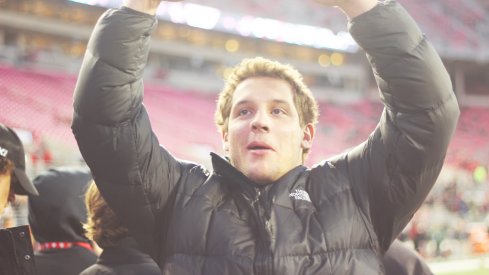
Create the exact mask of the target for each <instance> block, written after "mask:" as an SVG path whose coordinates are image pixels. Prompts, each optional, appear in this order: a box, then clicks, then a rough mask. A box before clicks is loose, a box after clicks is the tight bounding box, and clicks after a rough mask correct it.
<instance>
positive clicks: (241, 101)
mask: <svg viewBox="0 0 489 275" xmlns="http://www.w3.org/2000/svg"><path fill="white" fill-rule="evenodd" d="M251 102H252V101H251V100H247V99H243V100H240V101H238V102H236V103H235V104H234V106H240V105H246V104H249V103H251ZM272 102H273V103H275V104H285V105H289V104H290V103H289V102H288V101H287V100H283V99H272Z"/></svg>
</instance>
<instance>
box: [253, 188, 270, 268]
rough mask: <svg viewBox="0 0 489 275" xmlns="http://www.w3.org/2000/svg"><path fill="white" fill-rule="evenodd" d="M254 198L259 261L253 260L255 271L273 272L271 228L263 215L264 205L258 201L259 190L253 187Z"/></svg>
mask: <svg viewBox="0 0 489 275" xmlns="http://www.w3.org/2000/svg"><path fill="white" fill-rule="evenodd" d="M255 191H256V193H255V198H254V200H253V201H252V209H253V214H254V216H255V220H256V222H257V226H258V228H257V229H258V230H259V232H258V240H257V246H258V249H257V252H256V253H257V257H256V259H259V260H260V261H259V262H258V264H257V263H256V261H255V273H256V274H257V275H266V274H273V261H272V251H271V247H270V244H271V233H272V232H271V229H270V223H269V221H268V220H267V218H266V217H265V214H266V213H265V211H266V210H265V207H264V206H263V205H262V203H260V202H261V201H260V196H261V190H260V189H258V188H256V189H255Z"/></svg>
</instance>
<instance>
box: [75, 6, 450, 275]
mask: <svg viewBox="0 0 489 275" xmlns="http://www.w3.org/2000/svg"><path fill="white" fill-rule="evenodd" d="M317 2H319V3H321V4H324V6H337V7H339V8H340V9H341V10H342V11H343V12H344V13H345V14H346V16H347V17H348V18H349V21H350V22H349V29H350V33H351V34H352V36H353V37H354V38H355V39H356V41H357V42H358V44H359V45H360V46H361V47H362V48H363V49H364V50H365V52H366V53H367V57H368V59H369V61H370V63H371V65H372V69H373V71H374V74H375V77H376V80H377V83H378V86H379V91H380V96H381V98H382V100H383V102H384V104H385V109H384V112H383V114H382V116H381V118H380V121H379V124H378V126H377V127H376V129H375V130H374V132H373V133H372V134H371V135H370V136H369V137H366V141H365V142H364V143H362V144H360V145H358V146H357V147H355V148H354V149H352V150H350V151H349V152H346V153H344V154H342V155H339V156H337V157H335V158H332V159H330V160H326V161H324V162H321V163H320V164H318V165H316V166H314V167H312V168H307V167H305V166H304V165H303V164H304V160H305V158H306V157H307V154H308V152H309V151H310V150H311V145H312V141H313V138H314V133H315V123H316V122H317V116H318V110H317V104H316V101H315V99H314V98H313V96H312V94H311V92H310V90H309V89H308V88H307V87H306V86H305V85H304V83H303V81H302V77H301V75H300V74H299V72H297V71H296V70H295V69H293V68H292V67H290V66H288V65H283V64H280V63H278V62H275V61H271V60H268V59H264V58H251V59H246V60H243V62H241V63H240V64H239V65H237V66H236V67H235V68H234V70H233V72H232V73H231V75H230V76H229V77H228V78H227V80H226V83H225V85H224V88H223V90H222V91H221V93H220V95H219V100H218V103H217V110H216V115H215V117H216V124H217V126H218V128H219V130H220V132H221V137H222V141H223V146H224V150H225V153H226V157H227V158H222V157H220V156H218V155H216V154H211V158H212V165H213V171H212V172H209V171H207V170H206V169H205V168H204V167H203V166H200V165H198V164H194V163H189V162H184V161H181V160H177V159H176V158H174V157H173V156H172V155H171V154H170V153H169V152H168V151H167V150H166V149H165V148H164V147H163V146H160V145H159V143H158V140H157V137H156V136H155V135H154V133H153V132H152V130H151V124H150V122H149V119H148V115H147V112H146V110H145V108H144V105H142V100H143V83H142V75H143V70H144V67H145V65H146V61H147V58H148V52H149V48H150V47H149V46H150V35H151V32H152V31H153V29H154V28H155V26H156V24H157V22H156V19H155V15H154V14H155V11H156V9H157V7H158V4H159V3H160V1H158V0H156V1H148V0H126V1H125V3H124V5H123V6H122V7H121V8H118V9H111V10H109V11H107V12H106V13H105V14H104V15H103V16H102V17H101V18H100V20H99V21H98V23H97V25H96V27H95V29H94V31H93V34H92V37H91V39H90V42H89V44H88V48H87V52H86V55H85V59H84V61H83V65H82V68H81V71H80V75H79V79H78V83H77V86H76V92H75V101H74V119H73V125H72V128H73V132H74V134H75V137H76V139H77V141H78V144H79V147H80V150H81V152H82V154H83V156H84V158H85V160H86V161H87V163H88V165H89V166H90V168H91V170H92V173H93V175H94V177H95V180H96V182H97V185H98V187H99V189H100V191H101V193H102V195H103V196H104V198H105V199H106V201H107V202H108V204H109V205H110V207H111V208H112V209H113V210H114V211H115V212H116V213H117V215H118V216H119V217H120V219H121V221H122V222H123V223H124V225H125V226H127V227H128V228H129V230H130V232H131V234H132V235H133V236H134V237H135V238H136V239H137V240H138V242H139V243H140V245H141V247H143V248H144V249H145V250H146V251H147V252H148V253H150V254H151V255H152V257H153V258H154V259H155V260H156V261H157V262H158V264H159V266H160V268H161V269H162V272H163V274H192V275H196V274H247V275H249V274H257V275H262V274H350V275H351V274H362V275H366V274H383V273H384V268H383V266H382V260H381V259H382V254H383V253H384V252H385V250H386V249H387V248H388V247H389V245H390V244H391V242H392V241H393V240H394V239H395V238H396V237H397V235H398V234H399V232H400V231H401V230H402V229H403V228H404V226H405V225H406V224H407V223H408V221H409V220H410V218H411V217H412V215H413V214H414V213H415V212H416V210H417V209H418V207H419V206H420V205H421V204H422V202H423V200H424V199H425V197H426V195H427V194H428V192H429V191H430V189H431V187H432V186H433V184H434V183H435V180H436V178H437V176H438V174H439V172H440V169H441V167H442V165H443V160H444V157H445V154H446V150H447V146H448V143H449V141H450V138H451V136H452V134H453V132H454V129H455V126H456V122H457V119H458V116H459V108H458V105H457V101H456V98H455V95H454V93H453V91H452V85H451V82H450V78H449V76H448V74H447V72H446V70H445V68H444V66H443V64H442V62H441V60H440V58H439V56H438V55H437V53H436V52H435V51H434V49H433V47H432V46H431V45H430V44H429V43H428V42H427V40H426V38H425V37H424V36H423V34H422V33H421V31H420V30H419V28H418V27H417V25H416V24H415V22H414V21H413V19H412V18H411V17H410V16H409V15H408V14H407V12H406V11H405V10H404V9H403V8H402V7H401V6H400V5H399V4H398V3H396V2H385V3H384V2H382V3H378V2H377V1H376V0H344V1H328V0H317ZM182 127H185V125H182ZM167 130H168V131H166V132H164V133H160V134H162V135H172V134H173V133H172V132H173V131H172V129H167ZM317 146H328V144H318V145H317Z"/></svg>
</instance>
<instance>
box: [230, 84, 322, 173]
mask: <svg viewBox="0 0 489 275" xmlns="http://www.w3.org/2000/svg"><path fill="white" fill-rule="evenodd" d="M228 121H229V122H228V130H227V132H226V133H223V141H224V148H225V150H226V152H227V153H228V155H229V158H230V160H231V163H232V164H233V166H234V167H236V168H237V169H238V170H239V171H241V172H242V173H243V174H244V175H246V176H247V177H248V178H250V179H251V180H253V181H255V182H257V183H269V182H272V181H275V180H278V179H279V178H280V177H281V176H283V175H284V174H285V173H287V172H288V171H290V170H291V169H293V168H294V167H296V166H298V165H300V164H302V162H303V161H302V152H303V149H305V148H310V146H311V144H312V138H313V135H314V128H313V126H312V125H311V124H308V125H306V126H304V127H301V126H300V122H299V114H298V111H297V108H296V107H295V104H294V98H293V92H292V88H291V86H290V85H289V83H288V82H287V81H285V80H282V79H276V78H271V77H253V78H249V79H246V80H245V81H243V82H242V83H240V84H239V85H238V86H237V87H236V90H235V92H234V95H233V99H232V105H231V113H230V117H229V120H228Z"/></svg>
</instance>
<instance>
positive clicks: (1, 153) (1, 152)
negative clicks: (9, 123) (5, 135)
mask: <svg viewBox="0 0 489 275" xmlns="http://www.w3.org/2000/svg"><path fill="white" fill-rule="evenodd" d="M7 154H8V150H7V149H5V148H2V147H0V156H2V157H4V158H6V157H7Z"/></svg>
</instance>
